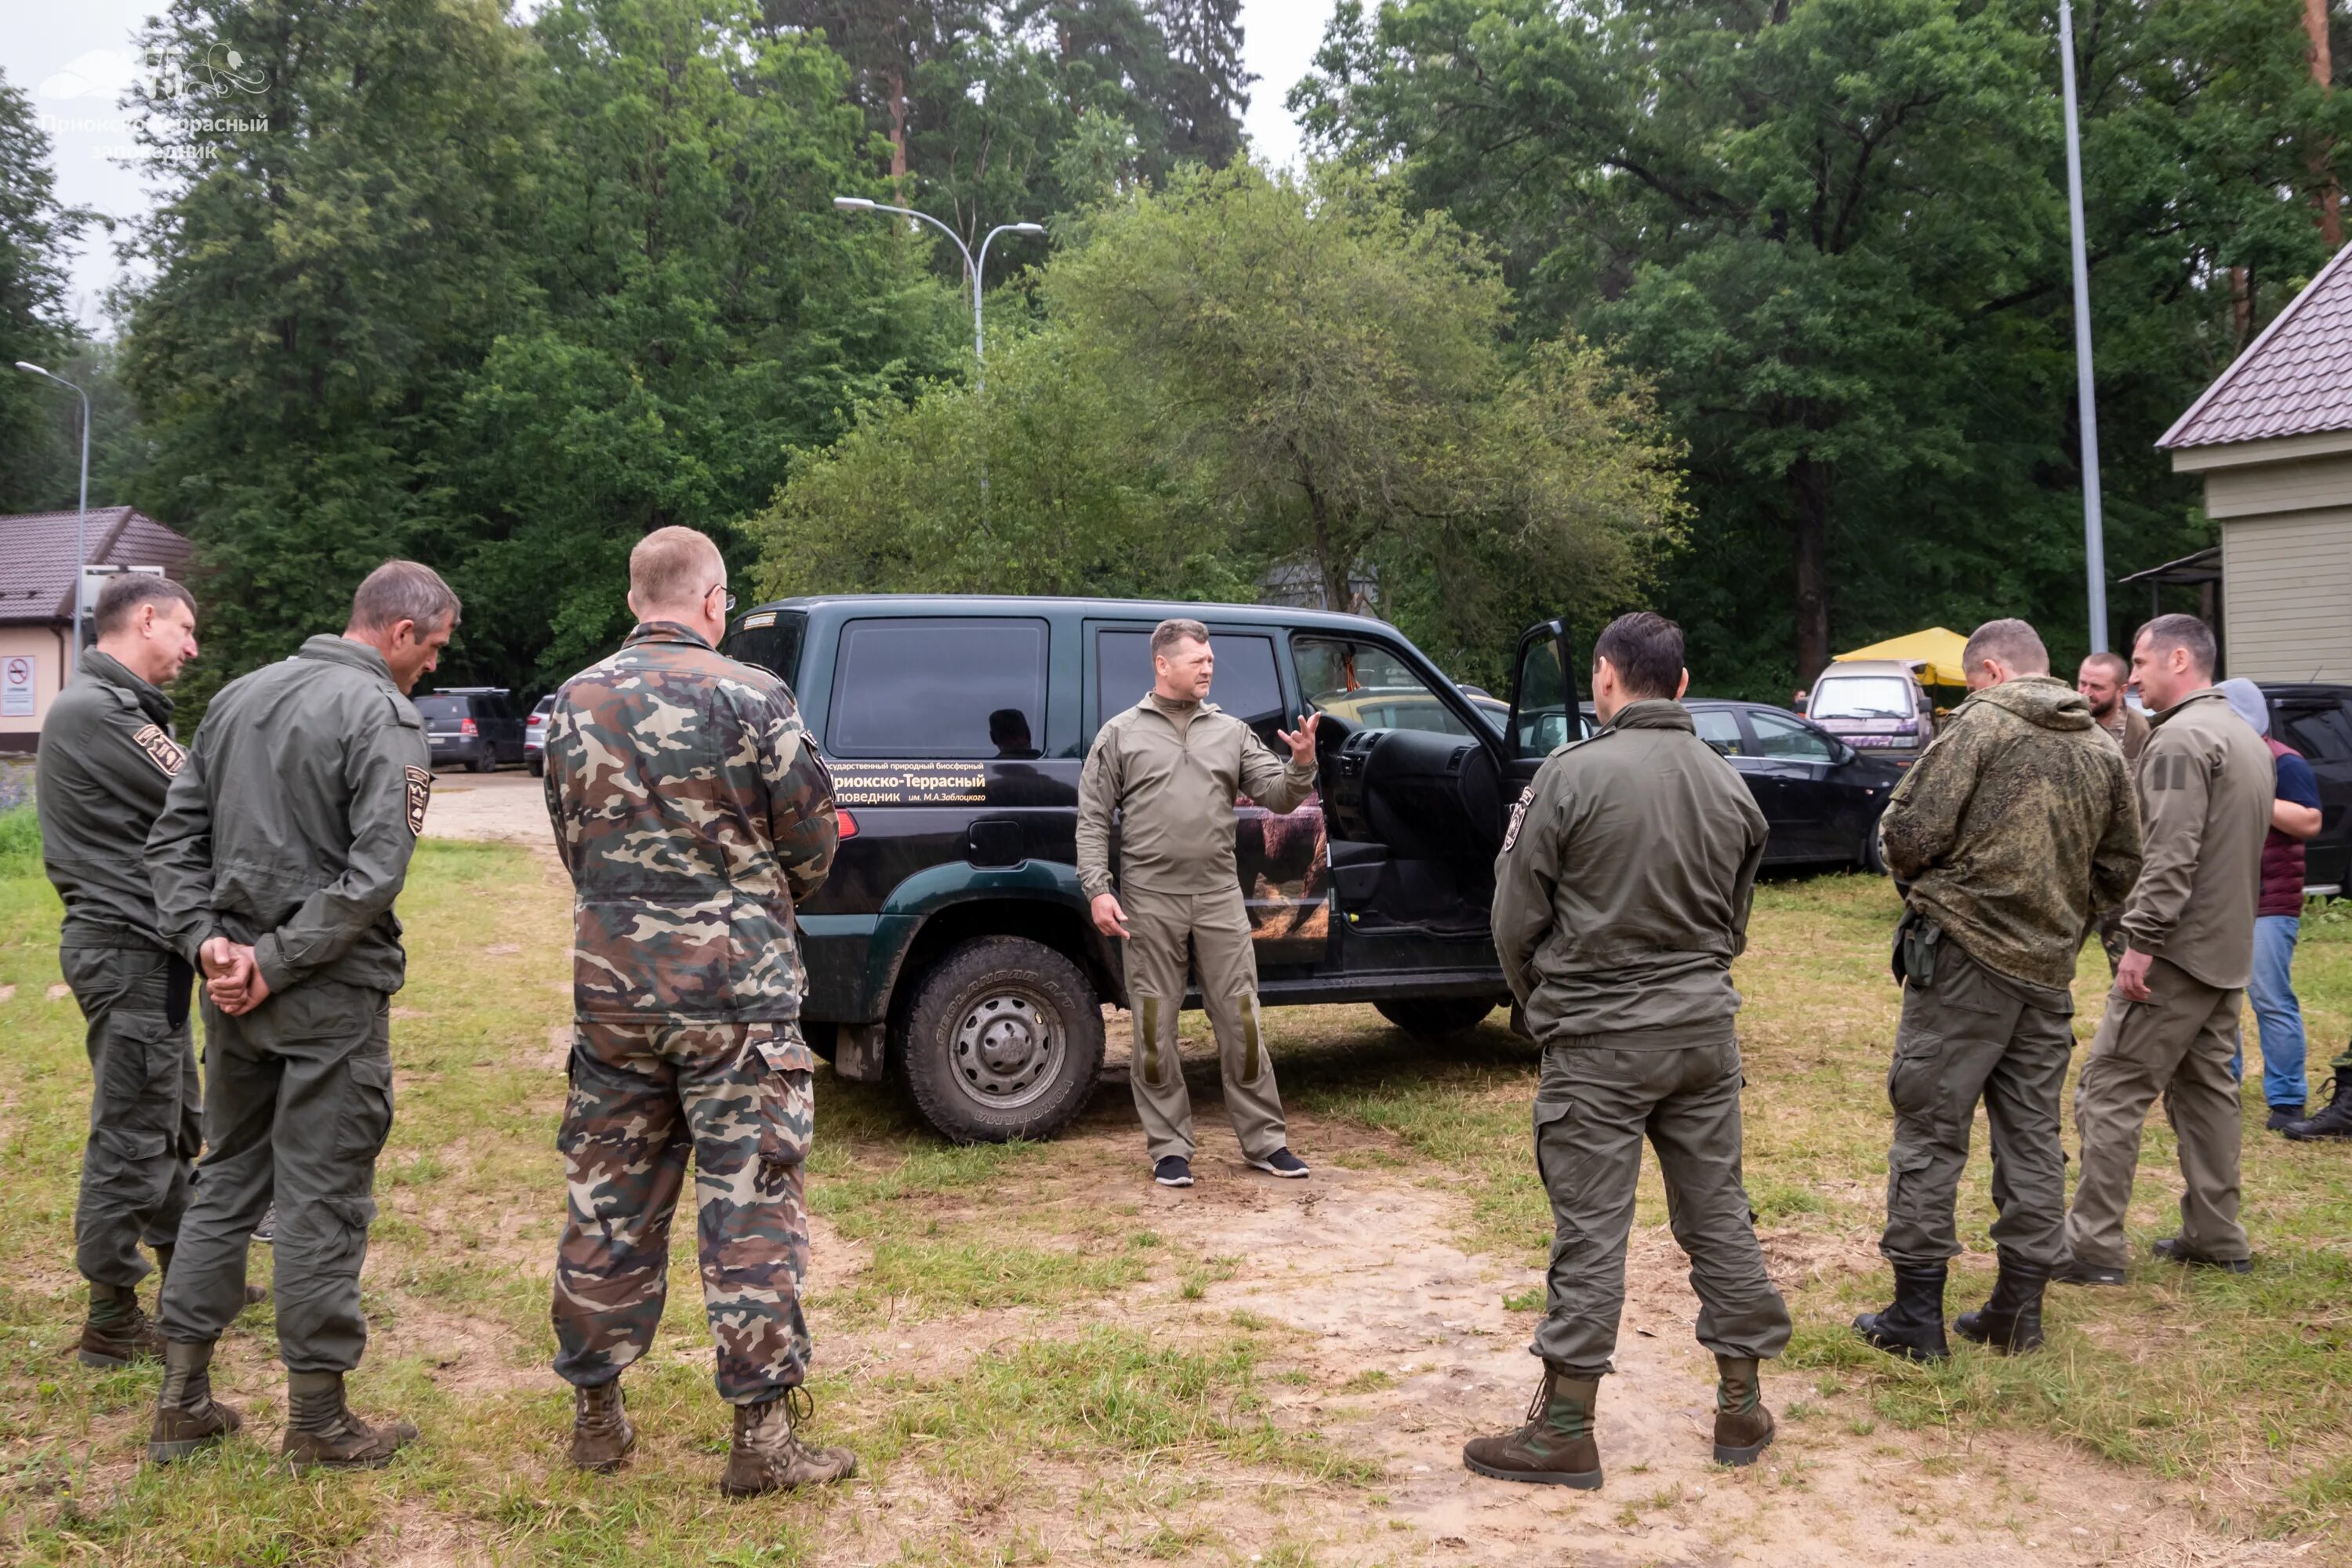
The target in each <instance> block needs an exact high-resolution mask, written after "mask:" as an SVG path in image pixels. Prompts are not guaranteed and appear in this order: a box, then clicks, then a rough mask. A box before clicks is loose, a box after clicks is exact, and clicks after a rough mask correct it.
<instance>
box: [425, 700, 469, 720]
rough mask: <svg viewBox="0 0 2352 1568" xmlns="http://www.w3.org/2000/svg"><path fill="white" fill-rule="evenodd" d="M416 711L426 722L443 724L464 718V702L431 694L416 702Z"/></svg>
mask: <svg viewBox="0 0 2352 1568" xmlns="http://www.w3.org/2000/svg"><path fill="white" fill-rule="evenodd" d="M416 710H417V712H419V713H421V714H423V715H424V716H425V721H426V722H428V723H429V722H431V721H434V720H436V719H437V720H439V721H442V722H444V723H446V722H448V721H450V720H452V719H463V718H464V717H465V716H466V700H465V699H464V698H462V697H441V696H436V695H434V694H431V693H428V694H426V695H425V696H423V697H420V698H418V699H417V700H416Z"/></svg>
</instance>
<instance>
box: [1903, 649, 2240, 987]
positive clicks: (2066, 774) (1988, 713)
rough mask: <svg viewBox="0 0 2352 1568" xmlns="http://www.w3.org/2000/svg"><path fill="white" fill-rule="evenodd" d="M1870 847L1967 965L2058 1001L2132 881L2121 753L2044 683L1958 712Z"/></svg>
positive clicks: (2133, 828)
mask: <svg viewBox="0 0 2352 1568" xmlns="http://www.w3.org/2000/svg"><path fill="white" fill-rule="evenodd" d="M1878 838H1879V846H1880V848H1881V850H1882V851H1883V853H1884V854H1885V859H1886V866H1887V868H1888V869H1889V870H1891V871H1893V872H1894V873H1895V877H1896V878H1897V879H1899V880H1902V881H1906V882H1908V883H1909V884H1910V885H1911V889H1910V902H1911V907H1912V908H1913V909H1915V910H1918V911H1919V912H1921V913H1922V914H1925V915H1927V916H1928V917H1929V918H1930V919H1932V920H1934V921H1935V922H1936V923H1937V925H1938V926H1941V927H1942V928H1943V931H1944V934H1945V935H1946V936H1947V937H1948V938H1950V939H1951V940H1952V941H1954V942H1958V943H1959V945H1960V947H1961V948H1962V949H1963V950H1964V951H1966V952H1967V953H1968V955H1969V957H1970V958H1973V959H1975V960H1976V961H1977V962H1978V963H1980V964H1982V965H1984V966H1985V967H1986V968H1987V969H1990V970H1991V971H1992V972H1993V973H1996V974H2004V975H2007V976H2009V977H2010V978H2011V979H2012V980H2021V981H2024V982H2026V983H2027V984H2032V985H2036V986H2043V987H2048V988H2050V989H2052V990H2053V991H2060V992H2063V991H2064V990H2065V989H2066V988H2067V987H2068V986H2070V985H2072V984H2074V955H2075V953H2076V952H2079V951H2080V950H2081V948H2082V945H2083V931H2084V929H2085V928H2086V927H2088V926H2089V925H2090V923H2091V921H2093V919H2094V918H2095V917H2096V916H2097V915H2098V914H2099V913H2100V912H2101V911H2102V910H2111V909H2114V908H2115V907H2116V905H2118V904H2120V903H2122V902H2123V900H2124V898H2125V896H2126V894H2128V893H2129V892H2130V891H2131V888H2132V879H2134V878H2135V877H2137V876H2138V874H2139V865H2140V843H2139V808H2138V806H2137V804H2136V803H2135V802H2134V800H2133V798H2132V786H2131V780H2130V777H2129V776H2128V774H2127V772H2126V764H2125V763H2124V755H2123V752H2122V751H2121V750H2120V749H2118V748H2117V747H2116V745H2115V744H2114V743H2113V742H2111V741H2110V740H2109V739H2108V737H2107V736H2106V735H2105V732H2103V731H2101V730H2100V728H2099V725H2098V721H2096V720H2095V719H2093V718H2092V717H2091V707H2090V704H2089V703H2087V702H2085V701H2084V700H2083V696H2082V694H2081V693H2080V692H2078V691H2076V690H2075V689H2074V688H2073V687H2071V686H2068V685H2066V684H2065V683H2064V682H2063V681H2060V680H2056V679H2052V678H2051V677H2049V676H2046V675H2032V676H2026V677H2023V678H2021V679H2016V680H2010V681H2004V682H2002V683H2001V684H2000V685H1999V686H1989V687H1986V688H1985V689H1983V690H1981V691H1978V692H1975V693H1973V694H1972V695H1971V696H1970V697H1969V700H1967V701H1965V702H1963V703H1961V704H1960V706H1959V708H1958V710H1957V711H1956V712H1954V713H1953V715H1952V717H1951V719H1950V720H1949V721H1947V722H1946V724H1945V725H1944V728H1943V730H1942V731H1941V732H1939V733H1938V734H1937V737H1936V740H1935V743H1934V744H1933V745H1930V746H1929V747H1928V748H1927V752H1925V753H1924V754H1922V755H1921V757H1920V758H1919V760H1918V762H1916V763H1914V764H1912V767H1911V770H1910V771H1909V772H1908V773H1905V774H1904V775H1903V782H1902V783H1901V784H1897V785H1895V797H1894V798H1893V799H1892V800H1890V801H1888V802H1887V805H1886V811H1885V815H1884V816H1881V817H1880V818H1879V822H1878ZM2247 930H2248V938H2247V940H2248V941H2249V942H2251V941H2252V926H2251V925H2250V926H2249V927H2248V928H2247ZM2053 1005H2058V1004H2057V1003H2056V1002H2054V1001H2053Z"/></svg>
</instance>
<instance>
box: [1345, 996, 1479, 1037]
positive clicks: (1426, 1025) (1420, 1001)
mask: <svg viewBox="0 0 2352 1568" xmlns="http://www.w3.org/2000/svg"><path fill="white" fill-rule="evenodd" d="M1500 1005H1501V1004H1500V1003H1499V1002H1497V1001H1496V999H1495V998H1494V997H1492V996H1394V997H1391V998H1390V999H1388V1000H1387V1001H1384V1002H1375V1003H1373V1004H1372V1008H1373V1010H1374V1011H1375V1012H1377V1013H1379V1014H1380V1016H1381V1017H1383V1018H1386V1019H1387V1020H1388V1021H1389V1022H1390V1023H1391V1024H1394V1025H1395V1026H1397V1027H1398V1028H1400V1029H1402V1030H1403V1031H1404V1032H1405V1033H1406V1034H1408V1035H1411V1036H1412V1037H1413V1038H1414V1039H1416V1040H1426V1041H1431V1042H1434V1041H1438V1040H1443V1039H1444V1038H1446V1037H1448V1036H1451V1035H1458V1034H1460V1033H1461V1032H1462V1031H1463V1030H1465V1029H1475V1028H1476V1027H1477V1026H1479V1025H1480V1024H1482V1023H1484V1022H1485V1021H1486V1015H1487V1014H1489V1013H1491V1012H1493V1011H1494V1010H1495V1009H1496V1007H1498V1006H1500Z"/></svg>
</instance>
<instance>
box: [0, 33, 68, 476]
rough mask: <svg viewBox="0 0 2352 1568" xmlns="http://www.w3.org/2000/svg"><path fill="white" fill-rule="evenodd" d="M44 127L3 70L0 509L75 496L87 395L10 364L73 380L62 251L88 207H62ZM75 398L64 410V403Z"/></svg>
mask: <svg viewBox="0 0 2352 1568" xmlns="http://www.w3.org/2000/svg"><path fill="white" fill-rule="evenodd" d="M49 159H50V148H49V138H48V136H47V133H46V132H43V131H42V130H41V127H40V123H39V121H37V119H36V118H35V117H34V114H33V105H32V101H31V100H29V99H27V98H26V96H25V94H24V92H23V90H22V89H18V88H16V87H15V86H12V85H11V84H10V83H9V81H8V79H6V77H5V76H0V510H5V511H26V510H35V509H37V508H41V507H49V506H61V505H62V506H70V505H72V504H73V498H74V491H75V486H76V468H75V463H76V448H75V447H73V446H72V445H71V444H70V443H69V441H68V439H67V438H66V437H65V435H64V432H66V431H67V430H74V431H79V425H80V419H81V402H80V400H79V398H76V397H74V396H73V395H71V394H70V393H68V392H67V391H65V390H64V389H63V388H62V387H58V386H55V385H52V384H47V383H45V382H42V381H39V380H38V379H37V378H35V377H32V376H28V375H26V374H23V373H22V372H19V371H16V370H12V369H9V368H7V367H8V366H11V365H13V364H15V363H16V362H17V361H18V360H29V361H31V362H32V363H35V364H38V365H43V366H46V367H47V368H48V369H50V370H53V371H56V372H57V373H58V374H60V375H64V376H66V377H67V378H68V379H69V380H74V381H77V382H78V381H79V380H80V378H79V376H75V375H74V374H73V373H72V371H71V370H70V369H68V366H67V365H66V364H65V363H64V360H65V358H66V356H67V355H68V354H69V353H72V352H73V351H74V349H75V346H76V344H77V343H78V342H79V338H80V335H81V334H80V333H79V331H77V330H76V328H75V326H74V324H73V321H72V318H71V316H70V315H69V314H68V310H67V307H66V259H67V254H68V250H69V248H70V247H71V246H72V244H73V241H74V239H75V237H77V236H78V235H79V233H80V232H81V230H82V228H83V227H84V226H85V225H86V224H87V223H88V222H89V214H87V213H84V212H81V211H79V210H78V209H75V208H70V207H66V206H63V205H59V204H58V199H57V174H56V172H55V171H54V170H52V169H51V168H50V166H49ZM61 401H62V402H63V403H65V404H70V405H71V407H70V409H69V410H66V411H65V412H64V413H62V414H61V412H60V407H59V405H60V402H61Z"/></svg>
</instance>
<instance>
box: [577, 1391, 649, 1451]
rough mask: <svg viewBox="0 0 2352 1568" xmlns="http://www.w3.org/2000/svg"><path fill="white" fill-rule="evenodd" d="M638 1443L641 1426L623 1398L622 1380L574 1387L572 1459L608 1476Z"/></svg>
mask: <svg viewBox="0 0 2352 1568" xmlns="http://www.w3.org/2000/svg"><path fill="white" fill-rule="evenodd" d="M636 1446H637V1429H636V1428H635V1427H634V1426H630V1425H629V1414H628V1411H627V1410H626V1408H625V1406H624V1405H623V1403H622V1399H621V1380H620V1379H619V1378H617V1377H616V1378H614V1380H613V1381H612V1382H610V1383H604V1384H597V1385H596V1386H595V1387H593V1388H583V1387H578V1386H574V1387H573V1389H572V1463H573V1464H575V1465H577V1466H579V1467H580V1468H582V1469H583V1470H593V1471H594V1472H596V1473H597V1474H598V1475H606V1474H609V1473H611V1472H612V1471H614V1470H617V1469H619V1468H621V1461H622V1459H624V1458H626V1457H627V1456H628V1452H629V1450H630V1449H632V1448H634V1447H636Z"/></svg>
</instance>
